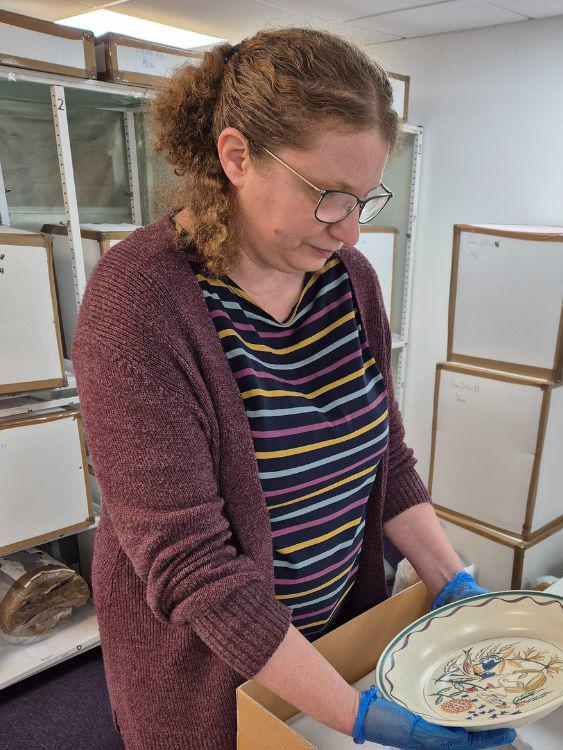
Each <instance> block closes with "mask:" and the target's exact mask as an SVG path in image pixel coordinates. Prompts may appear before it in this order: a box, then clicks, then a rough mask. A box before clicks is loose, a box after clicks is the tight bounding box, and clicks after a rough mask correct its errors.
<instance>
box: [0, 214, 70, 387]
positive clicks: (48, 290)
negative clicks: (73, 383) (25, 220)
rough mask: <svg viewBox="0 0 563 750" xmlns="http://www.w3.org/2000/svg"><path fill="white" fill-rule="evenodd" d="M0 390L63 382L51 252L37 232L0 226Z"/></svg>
mask: <svg viewBox="0 0 563 750" xmlns="http://www.w3.org/2000/svg"><path fill="white" fill-rule="evenodd" d="M0 320H1V321H2V325H1V326H0V393H3V394H5V393H18V392H22V391H31V390H37V389H41V388H55V387H59V386H63V385H66V382H67V381H66V376H65V372H64V363H63V351H62V341H61V331H60V325H59V315H58V310H57V299H56V288H55V278H54V274H53V253H52V250H51V248H50V247H49V246H48V245H47V244H46V242H45V240H44V238H43V237H42V236H41V235H40V234H33V233H32V232H24V231H21V230H17V229H13V228H12V227H5V226H0Z"/></svg>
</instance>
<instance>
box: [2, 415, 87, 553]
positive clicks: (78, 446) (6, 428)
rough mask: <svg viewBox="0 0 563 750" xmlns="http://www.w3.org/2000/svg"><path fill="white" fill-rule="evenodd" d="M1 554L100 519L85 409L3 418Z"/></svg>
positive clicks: (55, 536)
mask: <svg viewBox="0 0 563 750" xmlns="http://www.w3.org/2000/svg"><path fill="white" fill-rule="evenodd" d="M0 487H1V488H2V502H1V503H0V555H6V554H9V553H10V552H15V551H16V550H19V549H25V548H27V547H30V546H32V545H34V544H42V543H44V542H46V541H49V540H51V539H56V538H57V537H60V536H63V535H65V534H71V533H73V532H74V531H78V530H80V529H83V528H85V527H87V526H89V525H90V524H91V523H93V521H94V513H93V506H92V492H91V489H90V483H89V480H88V468H87V464H86V447H85V443H84V434H83V429H82V418H81V415H80V413H79V412H76V411H74V410H72V409H68V408H67V409H59V408H56V409H46V410H44V411H42V412H34V413H33V416H23V417H21V416H18V417H0Z"/></svg>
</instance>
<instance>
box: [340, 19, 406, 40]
mask: <svg viewBox="0 0 563 750" xmlns="http://www.w3.org/2000/svg"><path fill="white" fill-rule="evenodd" d="M329 30H332V29H329ZM334 32H335V33H338V34H343V35H344V36H346V37H348V38H350V39H353V40H354V41H356V42H358V43H359V44H381V43H382V42H395V41H397V39H402V38H403V37H400V36H396V35H395V34H382V33H381V31H376V30H375V29H364V28H362V27H360V26H355V25H354V24H351V23H340V24H338V26H337V27H335V28H334Z"/></svg>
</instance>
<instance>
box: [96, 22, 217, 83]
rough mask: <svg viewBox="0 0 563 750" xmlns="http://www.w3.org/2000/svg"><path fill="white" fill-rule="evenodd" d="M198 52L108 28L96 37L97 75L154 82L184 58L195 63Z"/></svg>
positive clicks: (105, 77) (104, 77)
mask: <svg viewBox="0 0 563 750" xmlns="http://www.w3.org/2000/svg"><path fill="white" fill-rule="evenodd" d="M202 57H203V55H202V53H201V52H188V51H187V50H185V49H180V48H178V47H170V46H168V45H164V44H156V43H155V42H147V41H145V40H144V39H134V38H133V37H129V36H123V35H122V34H114V33H111V32H108V33H107V34H102V35H101V36H98V37H96V65H97V70H98V78H102V79H104V80H106V81H115V82H116V83H130V84H138V85H141V86H154V85H155V83H156V82H157V81H158V80H160V79H161V78H162V77H166V76H169V75H171V74H172V72H173V70H174V68H176V67H178V66H179V65H182V64H184V63H186V62H190V61H191V62H192V64H193V65H197V64H198V63H199V61H200V60H201V58H202Z"/></svg>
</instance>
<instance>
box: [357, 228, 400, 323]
mask: <svg viewBox="0 0 563 750" xmlns="http://www.w3.org/2000/svg"><path fill="white" fill-rule="evenodd" d="M398 234H399V230H398V229H396V228H395V227H368V226H362V227H360V238H359V240H358V242H357V243H356V247H357V248H358V250H360V251H361V252H362V253H363V254H364V255H365V256H366V258H367V259H368V260H369V262H370V263H371V264H372V266H373V267H374V268H375V270H376V271H377V277H378V279H379V283H380V284H381V291H382V292H383V301H384V302H385V312H386V313H387V317H388V318H389V321H390V323H391V329H393V323H394V321H393V290H394V289H395V257H396V254H397V235H398Z"/></svg>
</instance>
